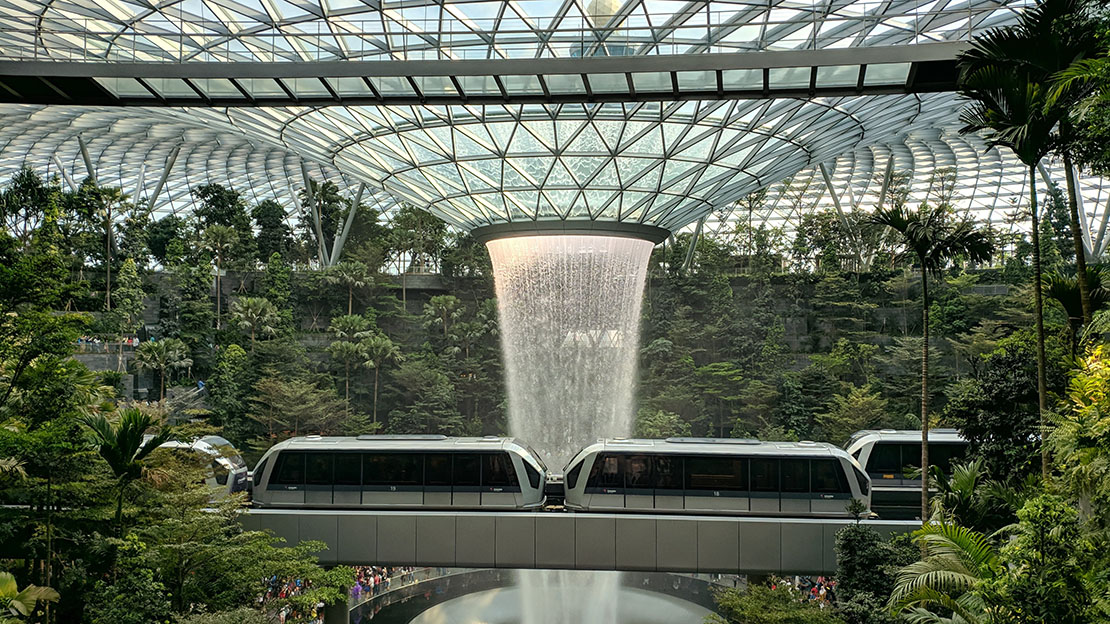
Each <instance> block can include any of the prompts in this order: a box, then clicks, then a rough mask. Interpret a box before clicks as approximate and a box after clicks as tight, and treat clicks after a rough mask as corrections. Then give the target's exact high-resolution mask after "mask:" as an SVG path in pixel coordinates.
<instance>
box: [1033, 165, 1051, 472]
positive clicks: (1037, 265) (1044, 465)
mask: <svg viewBox="0 0 1110 624" xmlns="http://www.w3.org/2000/svg"><path fill="white" fill-rule="evenodd" d="M1036 175H1037V166H1036V165H1035V164H1034V165H1030V167H1029V210H1030V214H1031V217H1032V221H1033V317H1034V318H1035V319H1036V321H1037V413H1038V415H1039V417H1040V424H1041V426H1040V429H1041V431H1040V434H1041V478H1042V479H1044V481H1045V483H1047V482H1048V446H1047V445H1045V443H1044V437H1045V426H1044V412H1045V407H1046V405H1045V394H1046V392H1047V390H1048V389H1047V383H1046V382H1045V358H1044V314H1043V313H1042V311H1043V309H1042V307H1041V302H1042V299H1041V233H1040V229H1041V223H1040V219H1039V218H1038V217H1037V182H1036Z"/></svg>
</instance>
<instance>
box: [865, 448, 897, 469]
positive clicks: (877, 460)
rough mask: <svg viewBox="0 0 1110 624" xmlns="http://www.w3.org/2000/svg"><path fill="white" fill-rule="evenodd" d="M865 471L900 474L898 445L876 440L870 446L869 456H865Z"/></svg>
mask: <svg viewBox="0 0 1110 624" xmlns="http://www.w3.org/2000/svg"><path fill="white" fill-rule="evenodd" d="M867 471H868V472H885V473H888V474H895V473H897V474H899V475H900V474H902V459H901V457H900V456H899V447H898V445H897V444H890V443H888V442H876V443H875V446H873V447H872V448H871V456H870V457H868V458H867Z"/></svg>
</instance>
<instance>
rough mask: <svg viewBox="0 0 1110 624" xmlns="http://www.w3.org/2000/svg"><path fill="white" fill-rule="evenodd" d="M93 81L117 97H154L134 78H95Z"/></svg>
mask: <svg viewBox="0 0 1110 624" xmlns="http://www.w3.org/2000/svg"><path fill="white" fill-rule="evenodd" d="M93 80H95V81H97V82H98V83H100V86H102V87H104V88H105V89H107V90H108V92H109V93H111V94H112V95H114V96H116V97H145V98H152V97H154V95H152V94H151V93H150V91H147V90H146V87H144V86H143V85H142V84H140V83H139V81H138V80H135V79H134V78H93Z"/></svg>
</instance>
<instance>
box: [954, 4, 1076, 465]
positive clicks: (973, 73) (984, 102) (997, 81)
mask: <svg viewBox="0 0 1110 624" xmlns="http://www.w3.org/2000/svg"><path fill="white" fill-rule="evenodd" d="M1023 19H1025V18H1023ZM1028 45H1031V43H1030V42H1029V41H1027V40H1024V39H1022V38H1020V37H1018V35H1017V34H1016V33H1014V32H1011V31H1009V30H1006V29H998V30H991V31H988V32H987V33H986V34H985V35H981V36H978V37H976V38H975V39H974V40H973V42H972V47H971V49H970V50H968V51H967V52H965V53H963V54H961V55H960V57H959V63H960V94H961V95H963V96H964V97H966V98H968V99H969V100H971V103H970V104H969V105H968V107H967V108H966V109H964V111H963V112H962V113H961V114H960V120H961V121H962V122H963V123H964V127H963V128H962V129H961V130H960V132H963V133H968V132H983V133H985V137H986V139H987V142H988V143H989V144H990V146H991V147H992V148H994V147H997V146H999V145H1003V146H1006V147H1009V148H1010V149H1011V150H1012V151H1013V152H1014V154H1015V155H1017V157H1018V160H1020V161H1021V162H1022V163H1023V164H1024V165H1025V166H1026V167H1027V168H1028V169H1029V213H1030V221H1031V225H1032V227H1031V229H1032V238H1033V316H1034V318H1035V319H1036V325H1037V397H1038V400H1037V406H1038V411H1039V413H1040V420H1041V428H1042V430H1043V428H1044V425H1045V418H1044V412H1045V409H1046V408H1047V384H1046V382H1045V354H1044V314H1043V312H1044V310H1043V294H1042V291H1041V282H1042V278H1041V241H1040V229H1041V227H1040V219H1039V217H1038V215H1037V164H1038V163H1040V162H1041V159H1043V158H1044V157H1045V156H1046V155H1047V154H1048V153H1049V152H1050V151H1052V149H1053V146H1054V144H1055V143H1056V141H1057V139H1058V137H1057V136H1056V135H1055V133H1054V128H1055V127H1056V125H1057V123H1058V121H1059V120H1060V118H1061V115H1062V112H1061V111H1060V110H1059V108H1057V107H1052V106H1050V105H1049V101H1050V98H1049V86H1048V85H1047V84H1044V83H1043V82H1040V81H1038V80H1036V79H1031V77H1030V76H1029V75H1028V73H1023V72H1021V71H1015V66H1013V65H1011V64H1010V62H1008V61H1005V60H1004V59H1012V58H1015V57H1016V56H1017V51H1018V50H1020V49H1021V48H1022V47H1024V46H1028ZM1041 476H1042V477H1043V478H1044V480H1045V481H1047V480H1048V450H1047V448H1045V446H1044V445H1043V444H1042V445H1041Z"/></svg>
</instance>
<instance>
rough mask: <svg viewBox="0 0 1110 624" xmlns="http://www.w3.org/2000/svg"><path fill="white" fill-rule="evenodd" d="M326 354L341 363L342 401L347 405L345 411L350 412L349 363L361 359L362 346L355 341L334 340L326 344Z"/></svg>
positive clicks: (357, 361)
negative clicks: (342, 375) (342, 374)
mask: <svg viewBox="0 0 1110 624" xmlns="http://www.w3.org/2000/svg"><path fill="white" fill-rule="evenodd" d="M328 354H329V355H331V357H332V359H334V360H335V361H337V362H341V363H342V364H343V373H344V381H343V401H344V403H345V404H346V405H347V413H348V414H350V413H351V365H352V364H355V365H357V364H358V363H359V362H362V361H363V352H362V347H361V346H359V344H358V343H357V342H347V341H346V340H336V341H335V342H333V343H331V344H330V345H328Z"/></svg>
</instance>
